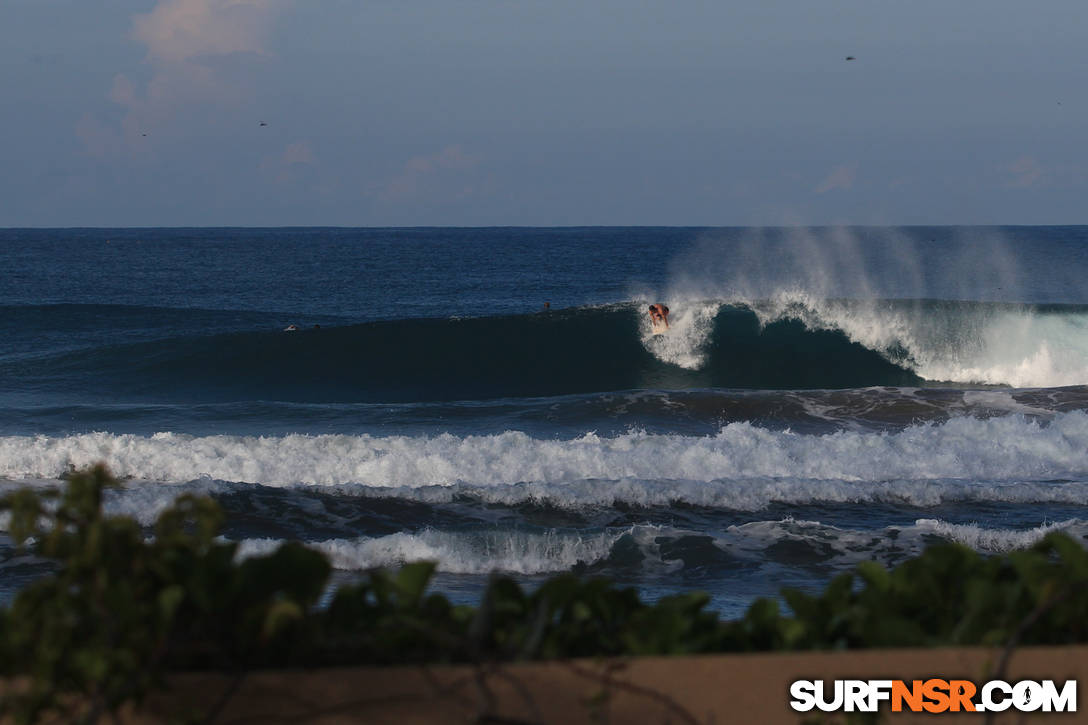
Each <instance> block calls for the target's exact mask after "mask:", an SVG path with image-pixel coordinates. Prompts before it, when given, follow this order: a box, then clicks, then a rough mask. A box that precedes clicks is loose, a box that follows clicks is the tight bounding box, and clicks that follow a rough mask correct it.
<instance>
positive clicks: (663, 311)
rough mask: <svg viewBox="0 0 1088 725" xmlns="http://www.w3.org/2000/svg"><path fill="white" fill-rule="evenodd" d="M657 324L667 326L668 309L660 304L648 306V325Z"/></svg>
mask: <svg viewBox="0 0 1088 725" xmlns="http://www.w3.org/2000/svg"><path fill="white" fill-rule="evenodd" d="M658 322H662V323H664V325H665V327H668V326H669V308H668V307H666V306H665V305H663V304H661V303H660V302H658V303H657V304H653V305H650V324H653V325H656V324H657V323H658Z"/></svg>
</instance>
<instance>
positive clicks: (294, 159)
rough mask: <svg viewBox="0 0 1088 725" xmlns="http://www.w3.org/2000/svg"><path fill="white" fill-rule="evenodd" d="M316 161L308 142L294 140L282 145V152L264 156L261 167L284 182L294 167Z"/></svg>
mask: <svg viewBox="0 0 1088 725" xmlns="http://www.w3.org/2000/svg"><path fill="white" fill-rule="evenodd" d="M316 163H317V161H316V159H315V158H314V151H313V148H312V147H311V146H310V142H309V141H295V142H294V143H291V144H288V145H287V146H286V147H284V149H283V151H282V152H280V153H278V154H276V155H274V156H269V157H266V158H265V160H264V161H263V162H262V163H261V168H262V169H264V170H265V171H268V172H270V173H271V174H272V175H273V177H274V178H275V179H276V181H279V182H281V183H284V182H287V181H289V180H290V178H291V171H292V170H293V169H295V168H296V167H298V166H314V165H316Z"/></svg>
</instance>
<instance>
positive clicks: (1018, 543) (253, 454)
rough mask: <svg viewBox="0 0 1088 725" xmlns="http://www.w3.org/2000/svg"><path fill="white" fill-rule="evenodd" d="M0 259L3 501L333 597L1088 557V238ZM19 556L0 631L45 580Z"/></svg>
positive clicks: (329, 244) (106, 251) (158, 249)
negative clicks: (390, 569)
mask: <svg viewBox="0 0 1088 725" xmlns="http://www.w3.org/2000/svg"><path fill="white" fill-rule="evenodd" d="M0 264H2V268H3V270H4V272H3V274H2V275H0V340H2V341H3V343H2V344H0V491H6V490H11V489H13V488H14V487H17V486H23V485H30V486H35V487H55V486H57V485H59V482H60V480H61V478H62V477H63V476H64V475H65V473H66V472H67V471H69V470H70V469H72V468H73V467H75V468H81V467H85V466H88V465H91V464H93V463H95V462H98V461H104V462H105V463H106V464H107V465H108V466H109V468H110V469H111V470H112V471H113V472H114V473H115V474H116V475H117V476H119V477H121V478H122V479H123V480H124V486H123V487H122V488H120V489H117V490H113V491H111V492H110V493H109V495H108V497H107V503H106V505H107V508H108V509H109V510H110V511H111V512H114V513H123V514H127V515H131V516H133V517H135V518H136V519H137V520H139V521H140V522H142V523H143V524H145V525H150V524H151V523H152V522H153V521H154V518H155V517H156V515H157V514H158V513H159V512H160V511H161V510H162V509H163V508H164V507H165V506H167V505H168V504H169V503H170V502H171V501H172V500H173V498H174V497H176V496H177V495H179V494H181V493H183V492H189V491H194V492H199V493H204V494H208V495H211V496H213V497H215V498H216V499H217V500H218V501H219V502H220V503H221V505H222V506H223V507H224V508H225V509H226V511H227V512H228V523H227V526H226V529H225V531H224V536H225V537H227V538H229V539H233V540H238V541H240V542H242V544H241V549H240V550H241V552H242V555H247V554H252V553H258V552H264V551H268V550H270V549H271V548H273V547H275V546H276V545H277V544H278V543H279V542H281V541H284V540H288V539H298V540H302V541H304V542H307V543H308V544H310V545H311V546H313V547H315V548H317V549H319V550H321V551H323V552H326V553H327V554H328V555H329V556H330V558H331V561H332V562H333V564H334V566H335V568H336V571H337V574H336V577H337V581H350V580H351V578H352V577H355V576H358V574H359V572H361V571H364V570H366V569H368V568H371V567H376V566H395V565H397V564H400V563H402V562H407V561H414V560H419V559H428V560H433V561H435V562H437V563H438V568H439V574H438V576H437V577H436V580H435V582H434V588H435V589H436V590H437V591H441V592H443V593H445V594H447V595H448V596H450V598H451V599H453V600H455V601H460V602H474V601H476V600H477V598H478V597H479V594H480V592H481V591H482V589H483V587H484V586H485V584H486V582H487V578H488V576H489V573H490V572H492V571H500V572H504V573H507V574H510V575H512V576H514V577H516V578H517V579H519V580H520V581H522V582H524V583H525V584H526V585H528V586H533V585H534V584H535V583H537V582H539V581H542V580H543V579H545V578H547V577H549V576H551V575H554V574H557V573H559V572H566V571H575V572H578V573H581V574H584V575H586V576H591V575H601V576H607V577H609V578H611V579H612V580H614V581H615V582H617V583H619V584H622V585H626V586H634V587H636V588H637V589H638V590H639V591H640V592H641V593H642V595H643V596H644V597H646V598H648V599H655V598H658V597H661V596H663V595H667V594H670V593H675V592H679V591H688V590H692V589H699V590H704V591H706V592H708V593H709V594H710V596H711V599H712V603H711V606H712V608H714V609H716V610H717V611H719V612H720V613H721V614H722V616H724V617H735V616H738V615H739V614H741V613H742V612H743V611H744V609H745V608H746V607H747V606H748V605H749V604H750V603H751V601H752V600H753V599H754V598H755V597H758V596H774V595H776V593H777V592H778V590H779V588H781V587H783V586H793V587H799V588H801V589H804V590H808V591H815V590H819V589H821V588H822V587H824V586H825V585H826V584H827V582H828V581H829V580H830V579H831V578H832V577H833V576H834V575H836V574H837V573H839V572H842V571H846V570H849V569H850V568H851V567H853V566H854V565H855V564H856V563H857V562H859V561H862V560H866V559H874V560H876V561H879V562H881V563H883V564H886V565H889V566H891V565H894V564H896V563H898V562H900V561H902V560H904V559H906V558H908V557H910V556H912V555H915V554H917V553H918V552H919V551H920V550H921V549H922V548H924V547H925V546H926V545H928V544H930V543H933V542H937V541H956V542H960V543H963V544H966V545H967V546H970V547H972V548H974V549H977V550H979V551H981V552H986V553H990V552H1003V551H1007V550H1010V549H1016V548H1021V547H1026V546H1030V545H1031V544H1032V543H1033V542H1034V541H1036V540H1038V539H1039V538H1040V537H1042V536H1043V535H1044V534H1045V533H1047V532H1048V531H1053V530H1065V531H1068V532H1070V533H1072V534H1073V535H1075V536H1078V537H1084V536H1086V535H1088V284H1086V283H1085V280H1086V279H1088V227H932V228H930V227H908V228H879V227H842V228H816V229H808V228H721V229H714V228H627V227H618V228H605V227H593V228H483V229H464V228H411V229H370V228H368V229H346V228H280V229H203V228H202V229H34V230H16V229H9V230H0ZM653 302H663V303H665V304H666V305H668V306H669V308H670V309H671V315H670V323H671V327H670V329H669V331H668V332H667V333H666V334H664V335H660V336H654V335H652V334H651V332H650V320H649V316H648V315H647V306H648V305H649V304H650V303H653ZM291 325H294V326H295V327H297V329H296V330H292V331H287V330H286V328H288V327H289V326H291ZM4 527H5V522H3V521H0V602H4V601H7V600H10V598H11V596H13V594H14V593H15V592H16V591H18V589H19V588H20V587H21V586H24V585H25V584H26V582H28V581H31V580H33V579H34V578H35V577H39V576H42V575H43V574H44V573H46V572H48V571H49V569H50V565H49V563H48V562H43V561H39V560H36V559H34V558H33V557H31V556H28V555H26V554H25V553H23V552H19V551H16V550H15V549H13V547H12V545H11V540H10V539H9V538H7V537H6V536H4V534H3V531H4Z"/></svg>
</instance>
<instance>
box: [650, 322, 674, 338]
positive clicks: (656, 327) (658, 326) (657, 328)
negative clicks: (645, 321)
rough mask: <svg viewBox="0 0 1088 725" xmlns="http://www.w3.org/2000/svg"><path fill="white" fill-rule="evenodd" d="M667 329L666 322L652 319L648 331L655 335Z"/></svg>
mask: <svg viewBox="0 0 1088 725" xmlns="http://www.w3.org/2000/svg"><path fill="white" fill-rule="evenodd" d="M668 329H669V326H668V324H667V323H665V322H662V321H661V320H653V321H652V322H651V323H650V331H651V332H653V333H654V334H655V335H664V334H665V332H666V331H667V330H668Z"/></svg>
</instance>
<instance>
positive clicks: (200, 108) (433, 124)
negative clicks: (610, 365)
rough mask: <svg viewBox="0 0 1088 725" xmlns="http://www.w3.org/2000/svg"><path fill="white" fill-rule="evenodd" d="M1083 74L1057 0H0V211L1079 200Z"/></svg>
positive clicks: (732, 208)
mask: <svg viewBox="0 0 1088 725" xmlns="http://www.w3.org/2000/svg"><path fill="white" fill-rule="evenodd" d="M848 57H851V58H853V60H847V58H848ZM1086 88H1088V3H1085V2H1084V0H1047V1H1046V2H1041V3H1027V2H1022V0H955V1H954V2H949V1H948V0H939V1H933V0H911V2H902V1H899V2H892V1H891V0H792V1H789V2H786V1H783V0H728V1H727V2H723V1H722V0H699V1H695V0H668V1H666V0H660V1H653V2H651V1H647V0H590V1H588V2H587V1H586V0H101V1H100V2H93V3H89V2H86V1H85V0H67V1H61V0H0V226H2V227H20V226H37V227H65V226H106V227H117V226H287V225H300V226H309V225H317V226H325V225H328V226H447V225H448V226H494V225H526V226H569V225H680V226H687V225H693V226H740V225H827V224H876V225H907V224H1078V223H1088V203H1086V202H1085V200H1086V199H1088V92H1086V90H1085V89H1086Z"/></svg>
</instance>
